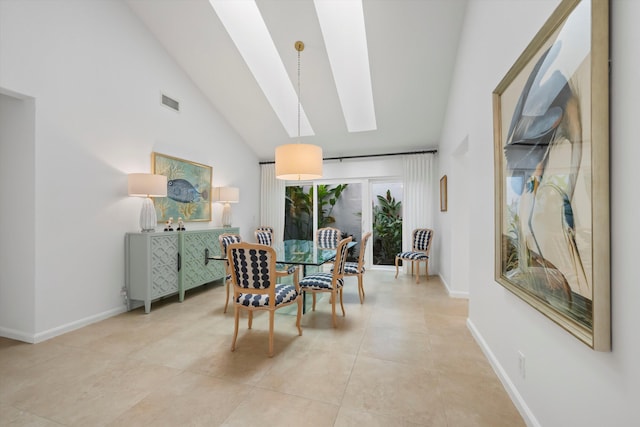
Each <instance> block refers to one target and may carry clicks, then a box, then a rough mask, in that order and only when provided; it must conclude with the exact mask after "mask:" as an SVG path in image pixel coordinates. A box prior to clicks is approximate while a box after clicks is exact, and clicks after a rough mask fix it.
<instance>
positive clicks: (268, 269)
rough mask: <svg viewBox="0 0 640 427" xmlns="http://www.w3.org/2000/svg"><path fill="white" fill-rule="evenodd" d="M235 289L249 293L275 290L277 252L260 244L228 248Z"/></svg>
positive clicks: (238, 244)
mask: <svg viewBox="0 0 640 427" xmlns="http://www.w3.org/2000/svg"><path fill="white" fill-rule="evenodd" d="M227 258H228V259H229V260H230V261H231V277H232V279H233V285H234V289H235V288H240V291H241V292H242V291H245V292H248V293H269V292H268V290H269V289H275V284H276V282H275V275H272V274H271V273H274V272H275V271H276V251H275V250H274V249H273V248H271V247H269V246H265V245H261V244H259V243H232V244H230V245H229V247H228V248H227Z"/></svg>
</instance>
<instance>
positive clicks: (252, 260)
mask: <svg viewBox="0 0 640 427" xmlns="http://www.w3.org/2000/svg"><path fill="white" fill-rule="evenodd" d="M227 257H228V258H229V261H230V263H231V278H232V282H233V304H234V308H235V330H234V334H233V343H232V345H231V351H234V350H235V346H236V339H237V337H238V323H239V317H240V310H241V309H244V310H248V311H249V329H251V324H252V321H253V311H254V310H268V311H269V356H270V357H271V356H272V355H273V320H274V318H273V314H274V312H275V310H277V309H279V308H281V307H285V306H287V305H290V304H293V303H298V316H297V319H296V326H297V327H298V335H302V329H301V327H300V318H301V316H302V298H300V297H301V295H302V294H301V292H300V286H299V284H298V274H297V271H298V270H297V269H296V270H295V272H294V273H295V274H294V280H293V284H292V285H291V284H279V283H277V278H278V277H281V276H283V275H285V274H286V273H281V272H278V271H276V252H275V250H274V249H273V248H271V247H269V246H265V245H261V244H259V243H234V244H231V245H229V247H228V248H227Z"/></svg>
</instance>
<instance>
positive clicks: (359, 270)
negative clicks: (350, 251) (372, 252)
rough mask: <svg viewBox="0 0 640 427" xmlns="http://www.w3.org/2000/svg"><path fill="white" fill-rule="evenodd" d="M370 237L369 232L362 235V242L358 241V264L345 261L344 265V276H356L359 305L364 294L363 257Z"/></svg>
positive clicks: (362, 300)
mask: <svg viewBox="0 0 640 427" xmlns="http://www.w3.org/2000/svg"><path fill="white" fill-rule="evenodd" d="M370 237H371V232H370V231H369V232H367V233H364V234H363V235H362V240H361V241H360V253H359V255H358V262H350V261H347V262H345V264H344V275H345V276H358V296H359V297H360V304H362V303H363V302H364V298H365V294H364V283H363V278H364V277H363V276H364V271H365V268H364V257H365V252H366V250H367V243H368V242H369V238H370Z"/></svg>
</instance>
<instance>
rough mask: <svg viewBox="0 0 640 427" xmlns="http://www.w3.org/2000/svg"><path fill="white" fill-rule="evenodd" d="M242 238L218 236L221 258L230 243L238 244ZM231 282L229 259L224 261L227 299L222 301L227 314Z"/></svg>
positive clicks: (229, 235) (232, 234)
mask: <svg viewBox="0 0 640 427" xmlns="http://www.w3.org/2000/svg"><path fill="white" fill-rule="evenodd" d="M241 241H242V237H240V235H239V234H234V233H223V234H221V235H220V236H218V242H220V252H221V253H222V255H223V256H227V247H228V246H229V245H230V244H232V243H240V242H241ZM230 281H231V265H230V264H229V258H227V259H226V260H225V277H224V286H225V287H226V288H227V298H226V299H225V300H224V312H223V313H226V312H227V307H228V306H229V283H230Z"/></svg>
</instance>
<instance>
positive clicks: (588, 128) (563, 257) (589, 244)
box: [493, 0, 611, 351]
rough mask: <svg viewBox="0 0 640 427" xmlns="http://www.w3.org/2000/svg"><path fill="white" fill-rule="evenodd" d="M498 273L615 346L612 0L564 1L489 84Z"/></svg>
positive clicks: (601, 343) (577, 329)
mask: <svg viewBox="0 0 640 427" xmlns="http://www.w3.org/2000/svg"><path fill="white" fill-rule="evenodd" d="M493 116H494V119H493V122H494V123H493V125H494V157H495V221H496V225H495V226H496V231H495V252H496V254H495V279H496V281H497V282H498V283H500V284H501V285H502V286H504V287H505V288H506V289H508V290H509V291H511V292H513V293H514V294H515V295H517V296H518V297H520V298H522V299H523V300H524V301H526V302H527V303H528V304H530V305H531V306H532V307H534V308H536V309H537V310H538V311H540V312H541V313H543V314H544V315H545V316H547V317H548V318H549V319H551V320H552V321H554V322H555V323H557V324H558V325H560V326H561V327H563V328H564V329H565V330H567V331H568V332H569V333H571V334H573V335H574V336H575V337H577V338H578V339H579V340H581V341H582V342H584V343H585V344H587V345H588V346H590V347H591V348H593V349H594V350H598V351H609V350H610V349H611V314H610V242H609V239H610V229H609V2H608V0H564V1H562V3H561V4H560V5H559V6H558V7H557V8H556V10H555V11H554V12H553V14H552V15H551V17H550V18H549V19H548V20H547V22H546V23H545V24H544V25H543V27H542V28H541V29H540V31H539V32H538V33H537V34H536V36H535V37H534V38H533V40H532V41H531V43H530V44H529V45H528V46H527V48H526V49H525V50H524V52H523V53H522V55H520V57H519V58H518V59H517V61H516V62H515V63H514V65H513V66H512V67H511V69H510V70H509V71H508V72H507V74H506V76H505V77H504V78H503V79H502V81H501V82H500V83H499V84H498V86H497V87H496V89H495V90H494V92H493Z"/></svg>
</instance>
